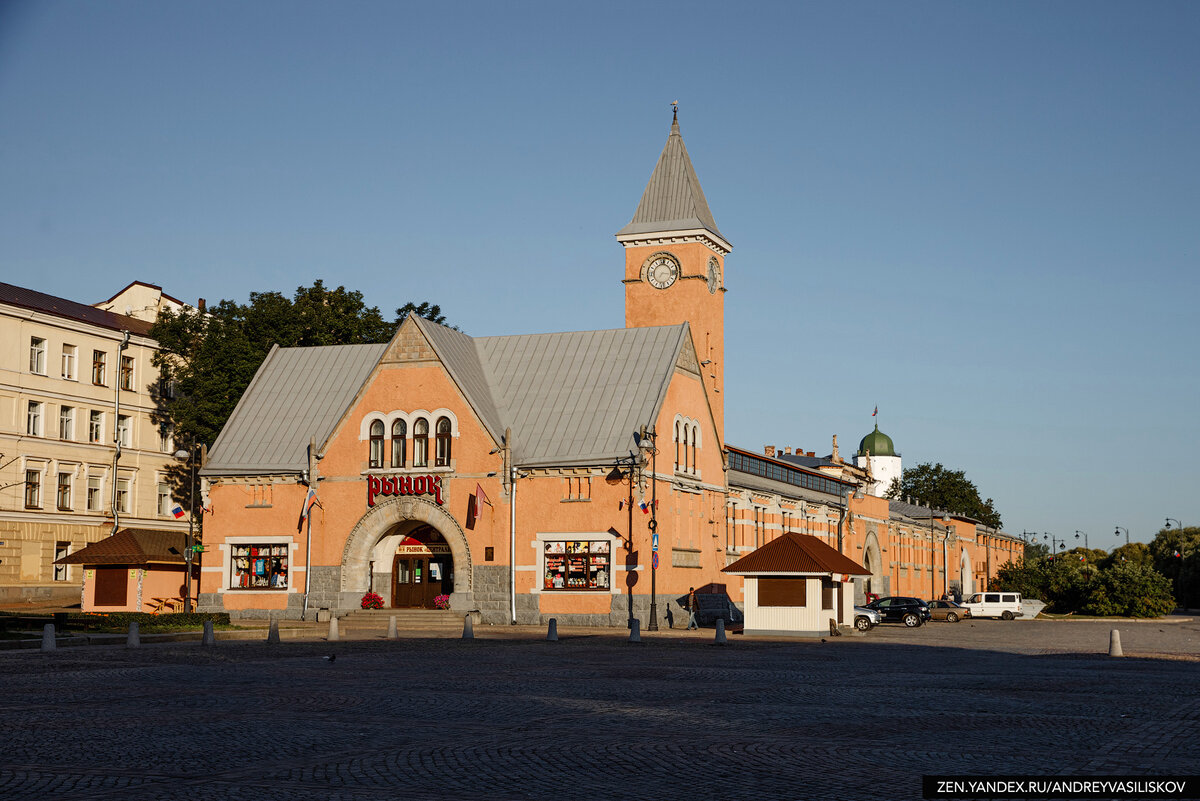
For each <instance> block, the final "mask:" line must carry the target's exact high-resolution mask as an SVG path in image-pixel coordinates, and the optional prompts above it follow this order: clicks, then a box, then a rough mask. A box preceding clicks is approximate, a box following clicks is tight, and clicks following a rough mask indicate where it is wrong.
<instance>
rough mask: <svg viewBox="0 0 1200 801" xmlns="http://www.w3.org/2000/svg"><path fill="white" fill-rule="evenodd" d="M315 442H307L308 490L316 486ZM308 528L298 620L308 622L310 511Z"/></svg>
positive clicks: (305, 537)
mask: <svg viewBox="0 0 1200 801" xmlns="http://www.w3.org/2000/svg"><path fill="white" fill-rule="evenodd" d="M316 452H317V441H316V439H314V438H309V440H308V476H307V478H308V481H307V482H306V483H307V484H308V487H309V489H312V488H313V487H314V486H316V483H317V460H316ZM304 503H305V504H307V503H308V492H307V491H306V492H305V493H304ZM307 517H308V521H307V523H308V526H307V531H306V533H305V535H304V607H303V608H302V609H301V610H300V619H301V620H308V591H309V589H310V588H311V587H312V582H311V576H312V519H313V516H312V511H311V510H309V513H308V515H307Z"/></svg>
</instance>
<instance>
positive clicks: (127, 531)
mask: <svg viewBox="0 0 1200 801" xmlns="http://www.w3.org/2000/svg"><path fill="white" fill-rule="evenodd" d="M185 548H187V534H186V533H184V532H174V531H155V530H153V529H148V528H123V529H121V530H120V531H118V532H117V533H116V534H113V535H112V536H111V537H105V538H104V539H102V540H100V541H99V542H93V543H92V544H91V545H89V546H87V547H86V548H84V549H82V550H79V551H76V552H75V553H73V554H69V555H67V556H64V557H63V558H62V559H59V560H57V561H55V563H54V564H56V565H148V564H151V563H154V564H177V565H180V566H181V567H182V566H183V564H184V562H185V560H184V556H183V551H184V549H185Z"/></svg>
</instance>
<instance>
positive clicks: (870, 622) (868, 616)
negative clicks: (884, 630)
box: [854, 606, 883, 631]
mask: <svg viewBox="0 0 1200 801" xmlns="http://www.w3.org/2000/svg"><path fill="white" fill-rule="evenodd" d="M882 620H883V615H881V614H879V613H878V612H876V611H875V610H874V609H868V608H867V607H865V606H856V607H854V628H856V629H858V630H859V631H870V630H871V629H873V628H875V627H876V626H878V625H879V623H880V621H882Z"/></svg>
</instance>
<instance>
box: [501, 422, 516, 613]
mask: <svg viewBox="0 0 1200 801" xmlns="http://www.w3.org/2000/svg"><path fill="white" fill-rule="evenodd" d="M504 457H505V460H506V461H507V462H508V599H509V610H508V613H509V623H510V624H511V625H514V626H515V625H516V624H517V468H516V465H514V464H513V458H512V429H511V428H506V429H504Z"/></svg>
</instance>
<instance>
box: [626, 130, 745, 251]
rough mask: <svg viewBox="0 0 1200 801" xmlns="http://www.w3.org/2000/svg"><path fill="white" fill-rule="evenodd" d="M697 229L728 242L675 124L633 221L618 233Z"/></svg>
mask: <svg viewBox="0 0 1200 801" xmlns="http://www.w3.org/2000/svg"><path fill="white" fill-rule="evenodd" d="M695 228H706V229H708V230H709V231H711V232H712V233H714V234H716V235H717V236H719V237H720V238H721V239H723V240H724V239H725V237H724V236H723V235H722V234H721V232H720V231H719V230H718V229H717V223H716V221H715V220H714V219H713V216H712V212H711V211H710V210H709V208H708V201H707V200H705V198H704V190H703V189H701V188H700V179H699V178H697V177H696V170H695V168H693V167H692V160H691V159H690V158H688V152H687V147H686V146H685V145H684V144H683V136H681V135H680V133H679V123H678V122H672V123H671V133H670V134H669V135H668V136H667V144H666V145H665V146H664V147H663V151H662V155H660V156H659V157H658V164H656V165H655V167H654V172H653V173H651V175H650V182H649V183H647V184H646V191H645V192H643V193H642V201H641V202H640V203H639V204H638V207H637V211H636V212H634V214H633V220H631V221H630V223H629V224H628V225H626V226H625V227H624V228H622V229H621V230H620V231H618V232H617V236H622V235H625V234H645V233H654V232H658V231H687V230H692V229H695Z"/></svg>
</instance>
